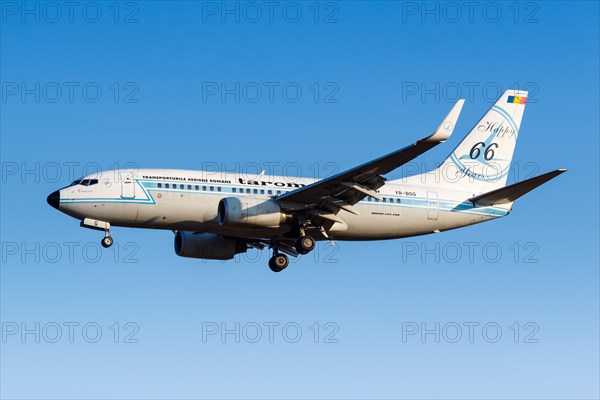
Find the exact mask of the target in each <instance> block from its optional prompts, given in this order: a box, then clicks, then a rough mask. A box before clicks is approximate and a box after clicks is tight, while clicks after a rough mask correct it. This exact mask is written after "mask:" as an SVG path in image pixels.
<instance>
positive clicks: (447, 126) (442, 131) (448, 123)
mask: <svg viewBox="0 0 600 400" xmlns="http://www.w3.org/2000/svg"><path fill="white" fill-rule="evenodd" d="M464 104H465V100H464V99H460V100H458V101H457V102H456V104H455V105H454V107H452V110H450V112H449V113H448V115H446V118H444V121H442V123H441V124H440V126H438V128H437V129H436V130H435V132H433V134H432V135H430V136H428V137H426V138H425V139H423V140H422V141H423V142H438V143H441V142H445V141H446V140H448V138H449V137H450V135H452V132H454V127H455V126H456V121H457V120H458V116H459V115H460V111H461V110H462V107H463V105H464Z"/></svg>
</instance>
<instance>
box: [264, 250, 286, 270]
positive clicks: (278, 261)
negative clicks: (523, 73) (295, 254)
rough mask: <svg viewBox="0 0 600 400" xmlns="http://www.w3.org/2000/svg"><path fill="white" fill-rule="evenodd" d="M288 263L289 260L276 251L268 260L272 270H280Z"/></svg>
mask: <svg viewBox="0 0 600 400" xmlns="http://www.w3.org/2000/svg"><path fill="white" fill-rule="evenodd" d="M289 264H290V260H289V259H288V257H287V256H286V255H285V254H282V253H278V254H275V255H274V256H273V257H271V259H270V260H269V268H271V271H273V272H281V271H283V270H284V269H285V268H286V267H287V266H288V265H289Z"/></svg>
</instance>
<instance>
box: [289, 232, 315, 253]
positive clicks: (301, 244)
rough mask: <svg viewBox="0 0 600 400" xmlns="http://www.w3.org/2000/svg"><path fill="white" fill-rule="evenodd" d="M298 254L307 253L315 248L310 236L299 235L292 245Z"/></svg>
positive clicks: (313, 240)
mask: <svg viewBox="0 0 600 400" xmlns="http://www.w3.org/2000/svg"><path fill="white" fill-rule="evenodd" d="M294 247H295V248H296V251H298V253H300V254H308V253H310V252H311V251H312V250H313V249H314V248H315V239H313V238H312V237H310V236H301V237H300V239H298V240H297V241H296V244H295V245H294Z"/></svg>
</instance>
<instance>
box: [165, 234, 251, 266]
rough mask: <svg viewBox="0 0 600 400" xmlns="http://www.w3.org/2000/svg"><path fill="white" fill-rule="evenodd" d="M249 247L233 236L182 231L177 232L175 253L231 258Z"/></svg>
mask: <svg viewBox="0 0 600 400" xmlns="http://www.w3.org/2000/svg"><path fill="white" fill-rule="evenodd" d="M247 249H248V248H247V246H246V243H244V242H243V241H241V240H239V239H236V238H232V237H224V236H219V235H215V234H212V233H194V232H181V231H178V232H177V233H176V234H175V254H177V255H178V256H180V257H190V258H205V259H208V260H230V259H232V258H233V256H235V255H236V254H238V253H245V252H246V250H247Z"/></svg>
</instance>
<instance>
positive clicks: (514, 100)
mask: <svg viewBox="0 0 600 400" xmlns="http://www.w3.org/2000/svg"><path fill="white" fill-rule="evenodd" d="M507 103H511V104H525V103H527V97H522V96H508V101H507Z"/></svg>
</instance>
